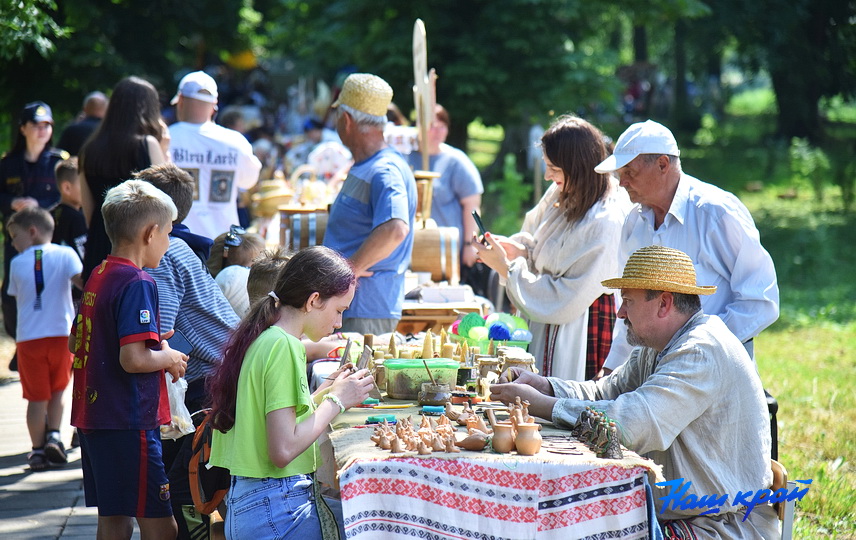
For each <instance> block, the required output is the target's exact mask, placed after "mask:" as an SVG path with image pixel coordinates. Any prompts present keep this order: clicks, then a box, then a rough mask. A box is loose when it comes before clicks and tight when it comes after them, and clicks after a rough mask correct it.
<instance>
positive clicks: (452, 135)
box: [446, 118, 474, 152]
mask: <svg viewBox="0 0 856 540" xmlns="http://www.w3.org/2000/svg"><path fill="white" fill-rule="evenodd" d="M473 120H474V118H454V119H452V120H451V122H452V126H451V127H450V128H449V135H448V136H447V137H446V143H448V144H449V145H450V146H454V147H455V148H460V149H461V150H463V151H464V152H466V151H467V140H468V138H469V137H468V136H467V126H468V125H470V122H472V121H473Z"/></svg>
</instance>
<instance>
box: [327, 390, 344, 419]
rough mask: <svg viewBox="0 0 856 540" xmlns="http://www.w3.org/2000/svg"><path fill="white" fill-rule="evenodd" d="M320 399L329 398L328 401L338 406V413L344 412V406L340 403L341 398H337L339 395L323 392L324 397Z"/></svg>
mask: <svg viewBox="0 0 856 540" xmlns="http://www.w3.org/2000/svg"><path fill="white" fill-rule="evenodd" d="M322 399H329V400H330V401H332V402H333V403H335V404H336V405H337V406H338V407H339V414H341V413H343V412H345V406H344V405H342V400H341V399H339V396H337V395H335V394H331V393H330V392H327V393H326V394H324V397H323V398H322Z"/></svg>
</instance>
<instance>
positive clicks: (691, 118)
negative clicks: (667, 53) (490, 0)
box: [672, 20, 699, 131]
mask: <svg viewBox="0 0 856 540" xmlns="http://www.w3.org/2000/svg"><path fill="white" fill-rule="evenodd" d="M686 32H687V25H686V22H685V21H683V20H678V21H677V22H676V23H675V41H674V42H675V108H674V110H673V111H672V122H673V127H674V129H675V130H679V131H694V130H696V129H698V127H699V116H698V114H697V113H696V112H695V111H694V110H693V108H692V105H691V104H690V100H689V94H688V92H687V52H686V41H687V40H686Z"/></svg>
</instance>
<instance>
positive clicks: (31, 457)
mask: <svg viewBox="0 0 856 540" xmlns="http://www.w3.org/2000/svg"><path fill="white" fill-rule="evenodd" d="M27 465H29V466H30V470H31V471H33V472H39V471H46V470H47V469H48V467H50V462H48V457H47V456H46V455H45V453H44V452H43V451H41V450H38V451H37V450H33V451H32V452H30V453H29V454H27Z"/></svg>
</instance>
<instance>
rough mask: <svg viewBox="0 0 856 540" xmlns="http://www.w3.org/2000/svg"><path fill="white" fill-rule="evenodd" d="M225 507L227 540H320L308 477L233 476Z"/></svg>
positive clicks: (311, 485) (316, 512)
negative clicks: (296, 539) (287, 539)
mask: <svg viewBox="0 0 856 540" xmlns="http://www.w3.org/2000/svg"><path fill="white" fill-rule="evenodd" d="M226 505H227V507H228V511H227V512H226V538H227V539H228V540H241V539H248V540H266V539H277V540H279V539H284V538H299V539H300V540H316V539H317V540H321V522H320V521H319V519H318V509H317V508H316V506H315V496H314V491H313V480H312V477H311V476H309V475H306V474H296V475H294V476H289V477H287V478H248V477H246V476H233V477H232V487H231V489H230V490H229V494H228V495H227V497H226Z"/></svg>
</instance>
